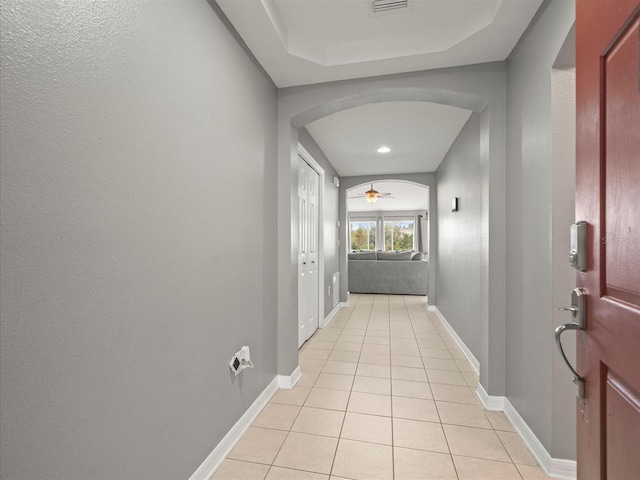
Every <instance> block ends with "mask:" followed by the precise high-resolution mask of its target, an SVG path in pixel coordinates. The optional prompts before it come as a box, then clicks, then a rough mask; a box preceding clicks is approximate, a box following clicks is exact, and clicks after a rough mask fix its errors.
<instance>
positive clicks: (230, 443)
mask: <svg viewBox="0 0 640 480" xmlns="http://www.w3.org/2000/svg"><path fill="white" fill-rule="evenodd" d="M300 377H302V371H301V370H300V366H298V367H296V369H295V370H294V371H293V373H292V374H291V375H289V376H287V375H277V376H276V377H275V378H274V379H273V380H272V381H271V383H269V385H267V388H265V389H264V390H263V391H262V393H261V394H260V395H258V398H256V399H255V401H254V402H253V403H252V404H251V406H250V407H249V408H248V409H247V411H246V412H244V414H243V415H242V416H241V417H240V420H238V421H237V422H236V424H235V425H234V426H233V427H231V430H229V432H227V434H226V435H225V436H224V438H223V439H222V440H221V441H220V443H218V445H216V448H214V449H213V451H212V452H211V453H210V454H209V456H208V457H207V458H206V459H205V460H204V462H202V465H200V466H199V467H198V468H197V470H196V471H195V472H194V473H193V475H191V477H189V480H208V479H210V478H211V477H212V476H213V474H214V473H216V470H218V467H220V464H221V463H222V462H223V460H224V459H225V458H227V455H229V453H230V452H231V450H232V449H233V447H235V445H236V443H238V440H240V438H241V437H242V435H243V434H244V432H246V431H247V429H248V428H249V427H250V426H251V424H252V423H253V421H254V420H255V419H256V417H257V416H258V415H259V414H260V412H261V411H262V409H263V408H264V407H265V406H266V405H267V403H269V400H271V397H273V395H274V394H275V393H276V392H277V391H278V389H279V388H286V389H291V388H293V387H294V386H295V384H296V383H298V380H300Z"/></svg>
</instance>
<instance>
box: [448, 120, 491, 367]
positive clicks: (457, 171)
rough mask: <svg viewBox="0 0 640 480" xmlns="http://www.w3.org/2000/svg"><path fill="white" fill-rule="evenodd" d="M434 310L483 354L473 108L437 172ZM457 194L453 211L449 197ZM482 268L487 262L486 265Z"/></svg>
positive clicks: (477, 140)
mask: <svg viewBox="0 0 640 480" xmlns="http://www.w3.org/2000/svg"><path fill="white" fill-rule="evenodd" d="M436 176H437V197H438V219H439V221H438V223H439V229H438V245H439V250H438V265H439V268H438V275H437V278H436V282H437V285H438V309H439V310H440V312H441V313H442V314H443V315H444V317H445V318H446V319H447V321H448V322H449V324H450V325H451V326H452V327H453V328H454V329H455V331H456V333H457V334H458V336H459V337H460V338H461V339H462V341H463V342H464V343H465V345H466V346H467V347H468V348H469V350H471V353H473V355H474V356H475V357H476V358H477V359H480V358H482V355H481V353H482V345H481V343H482V342H481V325H480V315H479V312H480V311H481V309H482V303H483V301H482V300H483V299H482V298H481V297H482V291H481V289H480V288H479V285H481V283H482V281H483V262H482V256H483V255H482V245H481V243H480V242H479V241H478V239H479V238H480V237H481V231H482V195H483V188H482V172H481V165H480V114H477V113H473V114H472V115H471V117H469V120H468V121H467V123H466V125H465V126H464V127H463V129H462V131H461V132H460V134H459V135H458V137H457V138H456V140H455V142H454V143H453V145H452V146H451V148H450V149H449V152H448V153H447V155H446V156H445V157H444V159H443V161H442V163H441V164H440V166H439V167H438V170H437V171H436ZM456 197H457V198H458V199H459V204H458V208H459V209H458V211H457V212H452V208H451V205H452V200H453V198H456ZM484 267H485V268H486V266H484Z"/></svg>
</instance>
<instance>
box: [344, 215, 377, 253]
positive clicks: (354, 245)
mask: <svg viewBox="0 0 640 480" xmlns="http://www.w3.org/2000/svg"><path fill="white" fill-rule="evenodd" d="M349 223H350V226H351V250H375V249H376V222H375V220H361V221H360V220H354V221H351V222H349Z"/></svg>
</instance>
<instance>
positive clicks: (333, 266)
mask: <svg viewBox="0 0 640 480" xmlns="http://www.w3.org/2000/svg"><path fill="white" fill-rule="evenodd" d="M298 141H299V142H300V144H301V145H302V146H303V147H304V148H305V149H306V150H307V152H309V154H310V155H311V156H312V157H313V159H314V160H315V161H316V162H317V163H318V164H319V165H320V166H321V167H322V168H323V169H324V197H323V200H322V215H323V226H322V231H323V235H324V251H323V252H322V255H323V261H324V284H323V286H324V288H323V290H322V291H323V292H324V294H323V298H324V315H325V318H326V316H327V315H329V313H331V310H333V307H334V306H333V301H332V299H333V294H331V295H329V287H332V286H333V274H334V273H337V272H340V263H339V256H338V251H339V247H338V244H339V241H338V240H339V238H338V218H339V216H338V199H339V196H338V187H336V186H335V185H334V184H333V177H337V176H338V172H336V169H335V168H333V165H331V162H330V161H329V159H327V157H326V155H325V154H324V152H323V151H322V149H321V148H320V147H319V146H318V144H317V143H316V142H315V140H314V139H313V137H312V136H311V135H310V134H309V132H308V131H307V129H306V128H301V129H300V130H298ZM321 323H322V322H321Z"/></svg>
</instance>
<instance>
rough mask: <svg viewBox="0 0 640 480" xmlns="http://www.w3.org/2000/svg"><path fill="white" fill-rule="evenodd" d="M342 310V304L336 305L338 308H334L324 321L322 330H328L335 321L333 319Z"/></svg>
mask: <svg viewBox="0 0 640 480" xmlns="http://www.w3.org/2000/svg"><path fill="white" fill-rule="evenodd" d="M340 308H342V304H341V303H340V302H338V303H336V306H335V307H333V310H331V311H330V312H329V315H327V317H326V318H325V319H324V322H322V326H321V327H320V328H327V327H328V326H329V324H330V323H331V320H333V317H335V316H336V313H338V312H339V311H340Z"/></svg>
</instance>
